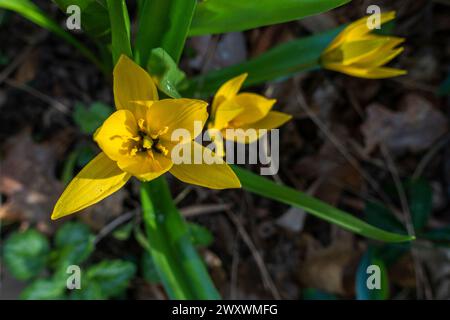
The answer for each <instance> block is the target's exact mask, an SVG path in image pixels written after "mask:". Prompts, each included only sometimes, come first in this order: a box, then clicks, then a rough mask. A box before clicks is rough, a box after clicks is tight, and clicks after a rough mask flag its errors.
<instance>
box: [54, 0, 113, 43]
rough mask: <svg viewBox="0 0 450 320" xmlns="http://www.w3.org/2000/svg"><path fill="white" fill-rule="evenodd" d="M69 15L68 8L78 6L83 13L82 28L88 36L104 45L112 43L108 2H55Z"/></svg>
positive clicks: (103, 0)
mask: <svg viewBox="0 0 450 320" xmlns="http://www.w3.org/2000/svg"><path fill="white" fill-rule="evenodd" d="M53 2H55V3H56V4H57V5H58V7H59V8H60V9H61V10H62V11H63V12H64V13H65V14H67V7H69V6H71V5H76V6H78V7H79V8H80V12H81V19H80V20H81V27H82V29H83V31H84V32H86V34H88V35H89V36H90V37H92V38H93V39H95V40H96V41H100V42H102V43H105V44H107V43H109V42H110V41H111V27H110V23H109V15H108V8H107V6H106V0H53Z"/></svg>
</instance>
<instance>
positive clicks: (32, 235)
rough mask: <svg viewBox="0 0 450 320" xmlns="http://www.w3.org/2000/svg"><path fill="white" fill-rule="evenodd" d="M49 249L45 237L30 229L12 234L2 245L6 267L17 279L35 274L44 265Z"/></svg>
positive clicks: (31, 276) (28, 277)
mask: <svg viewBox="0 0 450 320" xmlns="http://www.w3.org/2000/svg"><path fill="white" fill-rule="evenodd" d="M49 251H50V248H49V244H48V241H47V238H45V237H44V236H43V235H42V234H41V233H39V232H37V231H36V230H32V229H30V230H27V231H25V232H22V233H14V234H12V235H11V236H10V237H9V238H8V239H7V240H6V241H5V244H4V246H3V254H4V259H5V260H4V261H5V264H6V267H7V268H8V270H9V272H10V273H11V274H12V275H13V276H14V277H15V278H17V279H19V280H28V279H31V278H33V277H35V276H37V275H38V274H39V273H40V272H41V271H42V270H43V269H44V267H45V265H46V262H47V258H48V254H49Z"/></svg>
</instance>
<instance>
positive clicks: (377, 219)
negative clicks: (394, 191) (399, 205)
mask: <svg viewBox="0 0 450 320" xmlns="http://www.w3.org/2000/svg"><path fill="white" fill-rule="evenodd" d="M364 214H365V217H366V221H367V222H368V223H370V224H371V225H374V226H376V227H378V228H382V229H385V230H388V231H391V232H397V233H403V234H406V230H405V227H404V226H403V224H402V223H401V222H400V221H398V220H397V219H396V218H395V215H394V213H393V212H392V211H391V210H389V209H388V208H386V207H385V206H384V205H382V204H381V203H378V202H370V201H369V202H367V203H366V208H365V210H364Z"/></svg>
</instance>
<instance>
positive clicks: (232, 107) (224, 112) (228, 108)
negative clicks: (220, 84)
mask: <svg viewBox="0 0 450 320" xmlns="http://www.w3.org/2000/svg"><path fill="white" fill-rule="evenodd" d="M244 109H245V108H244V106H242V105H240V104H238V103H236V101H235V99H231V100H227V101H224V102H223V103H221V104H220V105H219V106H218V107H217V109H216V113H215V115H214V120H213V121H214V128H216V129H218V130H221V129H223V128H225V127H226V126H227V125H228V122H230V121H231V120H233V119H234V118H236V116H237V115H238V114H240V113H241V112H242V111H244Z"/></svg>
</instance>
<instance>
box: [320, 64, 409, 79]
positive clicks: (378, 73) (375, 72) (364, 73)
mask: <svg viewBox="0 0 450 320" xmlns="http://www.w3.org/2000/svg"><path fill="white" fill-rule="evenodd" d="M325 68H327V69H329V70H334V71H338V72H342V73H345V74H348V75H350V76H353V77H358V78H366V79H384V78H392V77H398V76H402V75H405V74H407V71H405V70H401V69H394V68H386V67H384V68H382V67H380V68H372V69H368V68H362V67H358V66H344V65H341V64H330V65H327V66H325Z"/></svg>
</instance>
